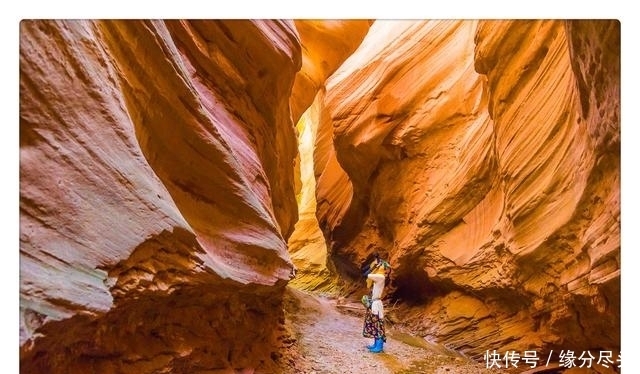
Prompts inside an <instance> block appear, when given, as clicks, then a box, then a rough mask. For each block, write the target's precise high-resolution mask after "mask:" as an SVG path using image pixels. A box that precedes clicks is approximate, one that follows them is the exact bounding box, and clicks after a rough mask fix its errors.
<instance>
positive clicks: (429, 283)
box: [315, 21, 620, 358]
mask: <svg viewBox="0 0 640 374" xmlns="http://www.w3.org/2000/svg"><path fill="white" fill-rule="evenodd" d="M619 30H620V29H619V23H617V22H616V21H567V22H563V21H481V22H478V21H423V22H413V21H376V22H375V23H374V24H373V25H372V26H371V28H370V30H369V33H368V34H367V36H366V37H365V39H364V41H363V43H362V45H361V46H360V47H359V48H358V50H356V52H354V54H353V55H352V56H350V57H349V59H348V60H347V61H346V62H345V64H343V65H342V66H341V68H340V69H339V70H338V71H336V73H335V74H334V75H332V76H331V77H330V78H329V80H328V82H327V84H326V86H327V94H326V99H325V102H324V107H323V108H322V112H321V114H320V124H319V134H318V141H317V148H316V153H315V157H316V160H315V162H316V177H317V183H318V187H317V188H318V192H317V195H318V206H317V215H318V220H319V222H320V225H321V227H323V230H324V234H325V237H326V239H327V243H328V245H329V250H330V254H331V256H332V259H333V260H334V262H335V263H336V265H337V266H338V269H339V270H340V272H341V274H342V275H343V276H347V277H352V278H354V279H355V278H356V277H357V275H358V268H359V265H360V264H361V263H362V262H363V261H364V260H365V258H367V257H368V256H369V255H371V254H372V253H373V252H374V251H377V252H380V253H382V254H383V255H384V256H386V257H387V258H388V259H389V260H390V261H391V263H392V265H393V267H394V270H393V272H392V283H391V286H390V288H391V293H392V294H393V296H394V297H395V298H397V299H399V300H402V301H404V302H405V308H404V309H403V310H401V311H400V312H399V313H400V314H401V317H402V318H401V319H402V320H403V321H406V323H407V324H409V325H411V326H413V327H414V328H415V329H417V330H419V331H421V332H422V334H423V335H425V336H428V337H431V338H435V339H438V340H440V341H441V342H444V343H448V344H450V346H451V347H453V348H457V349H460V350H462V351H464V352H466V353H468V354H470V355H472V356H474V357H478V358H481V357H482V354H483V353H484V352H485V350H487V349H490V350H491V349H497V350H500V351H502V352H504V351H505V350H519V351H522V350H525V349H536V350H538V351H539V352H543V351H548V350H549V349H573V350H576V351H580V350H586V349H598V348H603V347H604V348H606V349H609V350H614V351H615V350H617V349H619V347H620V341H619V339H620V332H619V326H620V317H619V316H620V286H619V280H620V273H619V271H620V270H619V269H620V262H619V259H620V257H619V249H620V236H619V235H620V234H619V233H620V226H619V224H620V205H619V203H620V200H619V178H620V159H619V146H620V138H619V85H620V82H619V58H620V53H619V52H620V51H619V37H620V32H619Z"/></svg>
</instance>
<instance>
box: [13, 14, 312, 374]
mask: <svg viewBox="0 0 640 374" xmlns="http://www.w3.org/2000/svg"><path fill="white" fill-rule="evenodd" d="M300 56H301V49H300V44H299V38H298V36H297V33H296V31H295V28H294V25H293V22H288V21H177V20H176V21H160V20H156V21H133V20H128V21H89V20H84V21H72V20H67V21H47V20H34V21H28V20H27V21H23V22H21V24H20V226H21V230H20V261H21V263H20V300H21V301H20V308H21V317H22V321H21V360H20V361H21V371H22V372H25V373H26V372H42V373H44V372H47V373H75V372H77V373H80V372H82V373H87V372H93V373H112V372H136V373H151V372H160V371H162V372H190V373H196V372H201V371H207V372H211V370H220V371H221V372H222V371H225V370H231V369H233V368H263V369H264V368H269V367H272V366H273V365H276V362H275V361H276V360H277V356H278V353H277V350H278V347H279V345H280V343H279V341H278V339H279V338H282V337H283V334H284V333H283V331H282V318H283V314H282V307H281V299H282V292H283V288H284V285H285V284H286V282H287V281H288V280H289V277H290V273H291V270H292V266H293V265H292V263H291V261H290V259H289V255H288V253H287V245H286V239H287V238H288V236H289V235H290V234H291V232H292V230H293V227H294V224H295V222H296V221H297V207H296V201H295V193H294V183H293V179H294V174H293V163H294V158H295V156H296V154H297V147H296V135H295V130H294V126H293V123H292V121H291V116H290V109H289V98H290V94H291V88H292V86H293V81H294V79H295V74H296V72H297V71H298V70H299V69H300V67H301V57H300ZM256 321H259V323H257V322H256Z"/></svg>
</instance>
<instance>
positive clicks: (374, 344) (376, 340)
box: [367, 339, 378, 349]
mask: <svg viewBox="0 0 640 374" xmlns="http://www.w3.org/2000/svg"><path fill="white" fill-rule="evenodd" d="M377 342H378V339H373V344H371V345H368V346H367V349H373V348H375V346H376V343H377Z"/></svg>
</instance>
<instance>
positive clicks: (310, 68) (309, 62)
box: [291, 20, 372, 121]
mask: <svg viewBox="0 0 640 374" xmlns="http://www.w3.org/2000/svg"><path fill="white" fill-rule="evenodd" d="M294 23H295V27H296V31H297V32H298V35H299V37H300V42H301V44H302V68H301V69H300V71H299V72H298V74H296V78H295V82H294V85H293V90H292V92H291V117H292V118H293V120H294V121H298V119H299V118H300V116H301V115H302V113H303V112H304V111H305V110H307V108H308V107H309V106H310V105H311V103H312V102H313V100H314V97H315V96H316V93H317V92H318V90H319V89H320V88H322V87H323V86H324V83H325V81H326V80H327V78H328V77H329V76H330V75H331V74H333V72H335V71H336V69H338V67H339V66H340V65H341V64H342V63H343V62H344V60H345V59H346V58H347V57H349V55H351V54H352V53H353V51H355V49H356V48H357V47H358V46H359V45H360V43H361V42H362V39H363V38H364V36H365V35H366V34H367V31H369V26H370V25H371V23H372V21H369V20H295V21H294Z"/></svg>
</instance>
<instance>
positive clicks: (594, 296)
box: [20, 20, 621, 374]
mask: <svg viewBox="0 0 640 374" xmlns="http://www.w3.org/2000/svg"><path fill="white" fill-rule="evenodd" d="M374 253H378V254H380V255H381V256H382V257H383V258H384V259H385V260H387V261H388V262H389V263H390V264H391V273H390V275H389V280H388V283H387V285H386V286H385V292H384V296H383V301H384V304H385V307H386V308H387V310H388V315H387V323H388V328H389V331H388V339H389V341H388V343H387V345H386V346H385V352H384V353H381V354H372V353H369V352H368V351H367V350H366V348H365V345H366V344H370V343H371V342H370V341H369V339H365V338H363V337H362V319H363V312H364V307H363V306H362V304H361V303H360V302H359V300H360V297H361V296H362V295H363V294H366V293H368V292H369V290H368V289H367V288H366V286H365V282H364V278H363V276H362V273H361V266H362V265H363V264H364V263H366V262H368V260H370V259H371V257H372V256H373V254H374ZM20 316H21V320H20V370H21V373H65V374H73V373H97V374H101V373H105V374H107V373H149V374H151V373H195V374H198V373H200V374H213V373H220V374H222V373H314V372H315V373H318V374H319V373H348V372H354V373H355V372H379V373H445V372H447V373H483V372H491V373H493V372H501V370H503V369H505V366H507V365H506V364H507V362H508V363H511V364H513V362H514V357H515V356H514V355H515V354H518V355H519V356H518V357H523V356H524V355H525V354H526V355H527V357H528V358H531V357H530V355H531V354H535V355H536V357H537V358H539V359H540V364H539V365H538V367H537V368H535V369H531V370H533V371H530V372H544V371H545V370H546V369H549V370H551V368H552V367H553V370H554V371H555V372H563V371H566V372H567V373H572V372H574V373H578V372H595V373H603V374H604V373H618V372H620V365H621V363H620V24H619V22H618V21H615V20H592V21H588V20H574V21H568V20H402V21H391V20H324V21H323V20H317V21H313V20H24V21H22V22H21V24H20ZM445 347H446V348H445ZM488 351H492V352H493V353H494V356H492V357H493V358H494V359H496V358H497V356H500V359H498V360H497V361H494V363H495V364H497V363H500V365H499V366H498V365H495V366H494V367H493V368H491V369H487V368H486V367H485V366H486V354H487V352H488ZM569 351H570V352H572V353H571V355H573V354H575V358H576V360H575V362H576V363H577V365H578V366H579V365H580V364H583V366H585V365H586V361H585V360H586V358H585V357H587V356H588V355H593V356H594V359H593V362H590V365H589V366H590V368H588V369H586V368H582V369H580V370H583V371H579V370H578V368H572V367H571V365H570V363H569V362H567V360H566V358H567V357H568V352H569ZM525 352H526V353H525ZM509 353H510V354H511V355H510V356H509V355H508V354H509ZM580 357H581V358H580ZM581 360H582V361H581ZM543 361H548V362H549V363H550V366H547V367H543V363H544V362H543ZM525 366H526V368H525ZM507 369H509V370H508V371H507V372H513V373H521V372H526V370H530V369H529V365H522V362H521V365H520V366H519V367H518V368H514V367H509V368H507ZM585 370H586V371H585Z"/></svg>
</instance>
